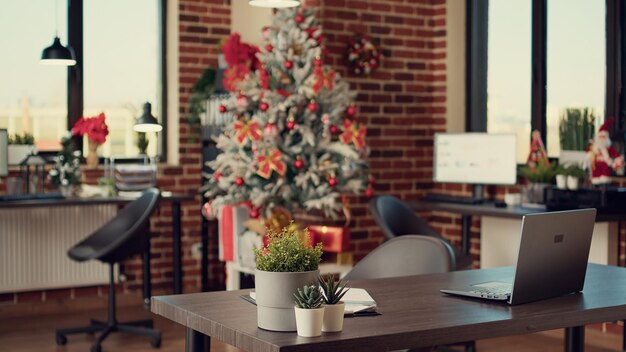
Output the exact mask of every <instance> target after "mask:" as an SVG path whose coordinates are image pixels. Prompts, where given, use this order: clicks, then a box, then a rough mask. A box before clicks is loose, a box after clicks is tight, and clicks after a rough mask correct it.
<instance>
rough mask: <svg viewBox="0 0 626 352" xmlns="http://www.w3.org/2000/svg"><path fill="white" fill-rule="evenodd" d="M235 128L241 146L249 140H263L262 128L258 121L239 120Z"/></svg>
mask: <svg viewBox="0 0 626 352" xmlns="http://www.w3.org/2000/svg"><path fill="white" fill-rule="evenodd" d="M233 127H234V128H235V131H236V135H235V139H236V140H237V142H238V143H239V144H242V145H243V144H245V142H246V139H248V138H250V140H252V141H258V140H259V139H261V128H260V127H259V121H257V120H250V121H248V120H237V121H235V123H234V125H233Z"/></svg>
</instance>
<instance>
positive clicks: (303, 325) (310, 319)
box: [294, 306, 325, 337]
mask: <svg viewBox="0 0 626 352" xmlns="http://www.w3.org/2000/svg"><path fill="white" fill-rule="evenodd" d="M294 310H295V312H296V314H295V317H296V325H297V326H298V330H297V331H298V336H302V337H317V336H321V335H322V323H323V322H324V310H325V308H324V306H322V307H321V308H317V309H303V308H298V307H294Z"/></svg>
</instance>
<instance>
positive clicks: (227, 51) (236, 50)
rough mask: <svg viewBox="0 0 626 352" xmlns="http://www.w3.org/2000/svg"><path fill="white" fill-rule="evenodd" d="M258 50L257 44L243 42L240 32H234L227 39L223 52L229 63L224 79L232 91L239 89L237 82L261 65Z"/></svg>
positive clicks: (226, 86)
mask: <svg viewBox="0 0 626 352" xmlns="http://www.w3.org/2000/svg"><path fill="white" fill-rule="evenodd" d="M258 52H259V48H258V47H257V46H255V45H252V44H248V43H245V42H242V41H241V36H240V35H239V33H233V34H231V35H230V36H229V37H228V39H226V41H225V42H224V44H223V45H222V53H223V54H224V59H225V60H226V62H227V63H228V69H226V72H224V79H223V80H222V84H223V85H224V88H226V89H227V90H229V91H231V92H234V91H236V90H237V84H239V82H241V81H242V80H243V79H244V78H245V77H246V75H247V74H248V73H250V72H251V70H254V69H256V68H257V66H258V65H259V59H258V58H257V57H256V54H257V53H258Z"/></svg>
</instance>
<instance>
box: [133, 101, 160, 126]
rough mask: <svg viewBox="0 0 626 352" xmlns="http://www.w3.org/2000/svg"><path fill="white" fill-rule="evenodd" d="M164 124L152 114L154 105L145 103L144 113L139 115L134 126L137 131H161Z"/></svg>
mask: <svg viewBox="0 0 626 352" xmlns="http://www.w3.org/2000/svg"><path fill="white" fill-rule="evenodd" d="M162 129H163V126H161V125H159V122H158V121H157V119H156V117H154V116H152V105H151V104H150V103H145V104H143V114H142V115H141V116H139V118H138V119H137V121H136V122H135V126H133V130H134V131H135V132H161V130H162Z"/></svg>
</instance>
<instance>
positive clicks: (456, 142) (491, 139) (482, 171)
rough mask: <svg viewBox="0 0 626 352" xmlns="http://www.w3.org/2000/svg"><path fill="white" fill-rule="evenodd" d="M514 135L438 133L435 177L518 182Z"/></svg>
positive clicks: (449, 180) (452, 180)
mask: <svg viewBox="0 0 626 352" xmlns="http://www.w3.org/2000/svg"><path fill="white" fill-rule="evenodd" d="M515 149H516V144H515V135H514V134H488V133H436V134H435V141H434V156H433V163H434V165H433V180H434V181H435V182H446V183H470V184H485V185H513V184H515V183H516V181H517V163H516V150H515Z"/></svg>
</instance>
